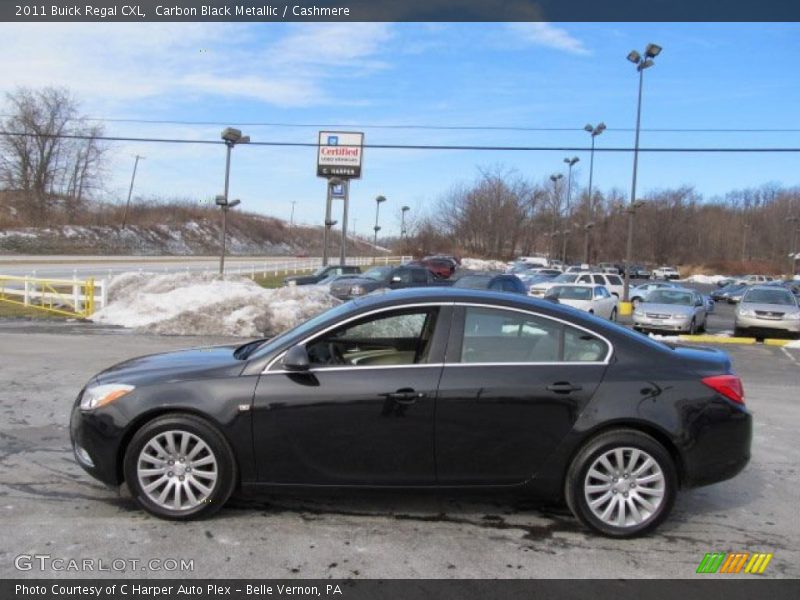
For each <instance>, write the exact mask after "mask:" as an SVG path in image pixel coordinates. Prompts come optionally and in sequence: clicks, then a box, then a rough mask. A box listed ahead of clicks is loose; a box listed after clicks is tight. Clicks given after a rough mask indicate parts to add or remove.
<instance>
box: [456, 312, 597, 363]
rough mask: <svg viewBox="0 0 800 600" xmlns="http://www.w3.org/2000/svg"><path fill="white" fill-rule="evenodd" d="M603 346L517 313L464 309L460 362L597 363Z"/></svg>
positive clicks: (576, 331)
mask: <svg viewBox="0 0 800 600" xmlns="http://www.w3.org/2000/svg"><path fill="white" fill-rule="evenodd" d="M607 353H608V345H607V344H606V342H604V341H603V340H601V339H600V338H598V337H597V336H594V335H592V334H590V333H588V332H585V331H583V330H580V329H577V328H574V327H570V326H568V325H564V324H562V323H560V322H558V321H553V320H551V319H548V318H545V317H539V316H535V315H529V314H526V313H521V312H517V311H508V310H502V309H493V308H478V307H467V308H466V314H465V318H464V337H463V343H462V347H461V357H460V362H461V363H466V364H474V363H542V362H544V363H550V362H562V361H568V362H599V361H603V360H604V359H605V356H606V354H607Z"/></svg>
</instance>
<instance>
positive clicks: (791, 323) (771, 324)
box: [735, 315, 800, 334]
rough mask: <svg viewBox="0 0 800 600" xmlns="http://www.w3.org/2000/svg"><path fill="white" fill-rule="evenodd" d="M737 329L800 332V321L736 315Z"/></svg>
mask: <svg viewBox="0 0 800 600" xmlns="http://www.w3.org/2000/svg"><path fill="white" fill-rule="evenodd" d="M735 325H736V328H737V329H755V330H768V331H783V332H785V333H798V334H800V321H796V320H789V319H764V318H761V317H742V316H739V315H736V322H735Z"/></svg>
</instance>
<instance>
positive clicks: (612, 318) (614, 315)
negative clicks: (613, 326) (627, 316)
mask: <svg viewBox="0 0 800 600" xmlns="http://www.w3.org/2000/svg"><path fill="white" fill-rule="evenodd" d="M608 319H609V320H610V321H616V320H617V309H616V308H612V309H611V315H610V316H609V317H608Z"/></svg>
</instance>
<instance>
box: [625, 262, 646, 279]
mask: <svg viewBox="0 0 800 600" xmlns="http://www.w3.org/2000/svg"><path fill="white" fill-rule="evenodd" d="M629 271H630V274H631V279H650V276H651V273H650V269H648V268H647V267H645V266H644V265H631V267H630V269H629ZM623 274H624V273H623Z"/></svg>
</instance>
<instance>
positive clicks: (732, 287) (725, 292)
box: [711, 283, 747, 302]
mask: <svg viewBox="0 0 800 600" xmlns="http://www.w3.org/2000/svg"><path fill="white" fill-rule="evenodd" d="M746 287H747V286H746V285H745V284H743V283H729V284H728V285H725V286H723V287H721V288H719V289H717V290H714V291H713V292H711V297H712V298H713V299H714V300H716V301H717V302H727V301H728V298H729V297H730V295H731V294H733V293H737V292H740V291H742V290H744V289H745V288H746Z"/></svg>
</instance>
